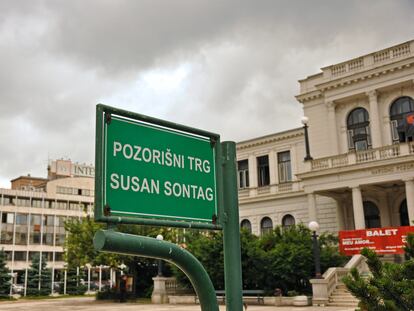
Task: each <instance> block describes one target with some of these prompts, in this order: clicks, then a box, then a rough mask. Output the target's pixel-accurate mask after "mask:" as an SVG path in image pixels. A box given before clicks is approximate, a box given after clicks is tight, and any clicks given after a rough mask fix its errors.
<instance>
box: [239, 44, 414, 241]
mask: <svg viewBox="0 0 414 311" xmlns="http://www.w3.org/2000/svg"><path fill="white" fill-rule="evenodd" d="M299 83H300V94H299V95H298V96H296V98H297V100H298V101H299V102H300V103H301V104H302V105H303V110H304V115H305V116H306V117H307V118H308V132H309V146H310V155H311V156H312V158H313V159H312V160H307V161H305V160H304V157H305V155H306V152H305V135H304V130H303V128H298V129H293V130H290V131H286V132H282V133H276V134H273V135H269V136H265V137H259V138H255V139H251V140H248V141H243V142H240V143H238V145H237V157H238V171H239V187H240V190H239V204H240V222H241V226H243V227H248V228H251V230H252V232H254V233H256V234H260V233H261V232H263V231H266V230H268V229H269V228H272V227H274V226H275V225H278V224H283V225H289V224H291V223H301V222H302V223H305V224H306V223H308V222H309V221H310V220H317V221H318V222H319V223H320V225H321V230H323V231H332V232H336V231H338V230H352V229H362V228H368V227H371V228H373V227H385V226H400V225H408V224H409V223H412V222H413V221H414V181H413V178H414V143H413V142H412V135H413V133H412V131H413V129H412V128H411V127H410V124H409V123H410V122H411V121H412V120H413V118H412V117H410V113H414V101H413V99H414V85H413V83H414V41H409V42H406V43H403V44H399V45H397V46H393V47H390V48H387V49H385V50H381V51H377V52H374V53H371V54H368V55H364V56H361V57H358V58H355V59H351V60H349V61H346V62H343V63H340V64H335V65H331V66H328V67H325V68H322V71H321V72H319V73H317V74H315V75H311V76H309V77H307V78H305V79H303V80H300V81H299ZM407 122H408V123H407Z"/></svg>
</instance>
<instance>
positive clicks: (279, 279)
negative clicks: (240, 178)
mask: <svg viewBox="0 0 414 311" xmlns="http://www.w3.org/2000/svg"><path fill="white" fill-rule="evenodd" d="M222 241H223V235H222V232H207V233H206V232H197V233H195V234H194V233H192V234H191V235H189V236H188V237H187V246H188V247H187V249H188V250H189V251H190V252H191V253H192V254H193V255H194V256H195V257H196V258H198V259H199V260H200V262H201V263H202V264H203V266H204V267H205V268H206V270H207V272H208V274H209V275H210V278H211V279H212V282H213V285H214V287H215V288H216V289H224V266H223V261H224V260H223V242H222ZM240 242H241V261H242V274H243V288H244V289H264V290H266V291H267V292H269V293H273V292H274V290H275V289H276V288H280V289H282V291H283V292H284V293H285V294H286V293H287V292H288V291H296V292H300V293H309V292H310V290H311V287H310V284H309V279H310V278H312V277H313V275H314V263H313V253H312V239H311V233H310V231H309V229H307V228H306V227H304V226H302V225H299V226H292V227H289V228H282V227H277V228H275V229H274V230H273V231H272V232H270V233H269V234H266V235H264V236H262V237H257V236H255V235H253V234H251V233H249V232H247V231H245V230H241V235H240ZM320 245H321V261H322V269H323V270H324V269H327V268H328V267H332V266H338V265H342V264H343V263H344V262H345V260H346V258H345V257H344V256H341V255H340V254H339V251H338V244H337V239H336V238H335V237H332V236H330V235H322V236H321V239H320ZM174 274H175V275H176V276H177V278H178V279H179V281H180V282H181V283H184V284H186V285H187V286H189V281H188V280H187V279H186V277H185V275H184V274H183V273H182V272H181V271H179V270H178V269H176V268H175V269H174Z"/></svg>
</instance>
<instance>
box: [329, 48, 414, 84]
mask: <svg viewBox="0 0 414 311" xmlns="http://www.w3.org/2000/svg"><path fill="white" fill-rule="evenodd" d="M412 45H413V43H412V42H406V43H403V44H400V45H397V46H393V47H390V48H388V49H385V50H381V51H378V52H375V53H371V54H368V55H365V56H362V57H358V58H355V59H351V60H349V61H347V62H343V63H339V64H335V65H332V66H329V67H325V68H323V69H322V70H323V73H324V78H337V77H342V76H346V75H348V74H352V73H355V72H358V71H359V70H366V69H369V68H372V67H375V66H377V65H383V64H384V63H386V62H387V61H391V60H395V59H396V58H406V57H409V56H411V54H412V53H413V51H414V46H412Z"/></svg>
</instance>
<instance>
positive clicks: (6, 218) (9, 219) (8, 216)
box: [1, 212, 14, 224]
mask: <svg viewBox="0 0 414 311" xmlns="http://www.w3.org/2000/svg"><path fill="white" fill-rule="evenodd" d="M1 222H2V223H3V224H14V213H5V212H3V214H2V217H1Z"/></svg>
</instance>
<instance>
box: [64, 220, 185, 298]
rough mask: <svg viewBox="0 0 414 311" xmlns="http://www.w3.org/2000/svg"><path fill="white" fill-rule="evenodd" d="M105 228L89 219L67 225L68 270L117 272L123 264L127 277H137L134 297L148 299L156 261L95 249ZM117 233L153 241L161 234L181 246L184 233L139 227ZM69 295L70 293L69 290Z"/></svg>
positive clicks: (66, 249) (66, 257)
mask: <svg viewBox="0 0 414 311" xmlns="http://www.w3.org/2000/svg"><path fill="white" fill-rule="evenodd" d="M104 228H105V224H99V223H96V222H95V221H94V220H93V219H90V218H88V217H87V218H83V219H80V220H79V219H72V220H69V221H67V222H66V223H65V229H66V230H67V231H68V237H67V239H66V241H65V259H66V262H67V263H68V267H70V269H72V268H71V267H74V269H75V267H82V266H84V265H86V264H87V263H90V264H91V265H93V266H99V265H105V266H110V267H114V268H116V267H118V266H119V265H120V264H121V263H124V264H125V265H127V266H128V268H127V271H128V273H130V274H133V275H134V279H135V283H134V291H135V294H136V295H137V296H144V297H148V296H149V295H150V294H151V290H150V288H151V286H152V284H153V281H152V278H153V277H154V276H155V275H156V273H157V266H156V261H155V260H154V259H148V258H139V257H136V256H126V255H120V254H113V253H102V252H97V251H96V250H95V249H94V247H93V237H94V235H95V233H96V231H98V230H100V229H104ZM114 229H115V230H116V231H119V232H124V233H129V234H135V235H143V236H151V237H156V236H157V235H158V234H162V235H163V237H164V239H165V240H167V241H171V242H175V243H180V242H182V236H183V233H182V231H183V229H173V228H158V227H151V226H138V225H117V226H116V227H115V228H114ZM68 269H69V268H68ZM68 273H69V270H68ZM165 273H166V275H168V274H169V273H170V272H169V266H168V265H166V268H165ZM67 293H69V291H68V290H67Z"/></svg>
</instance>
